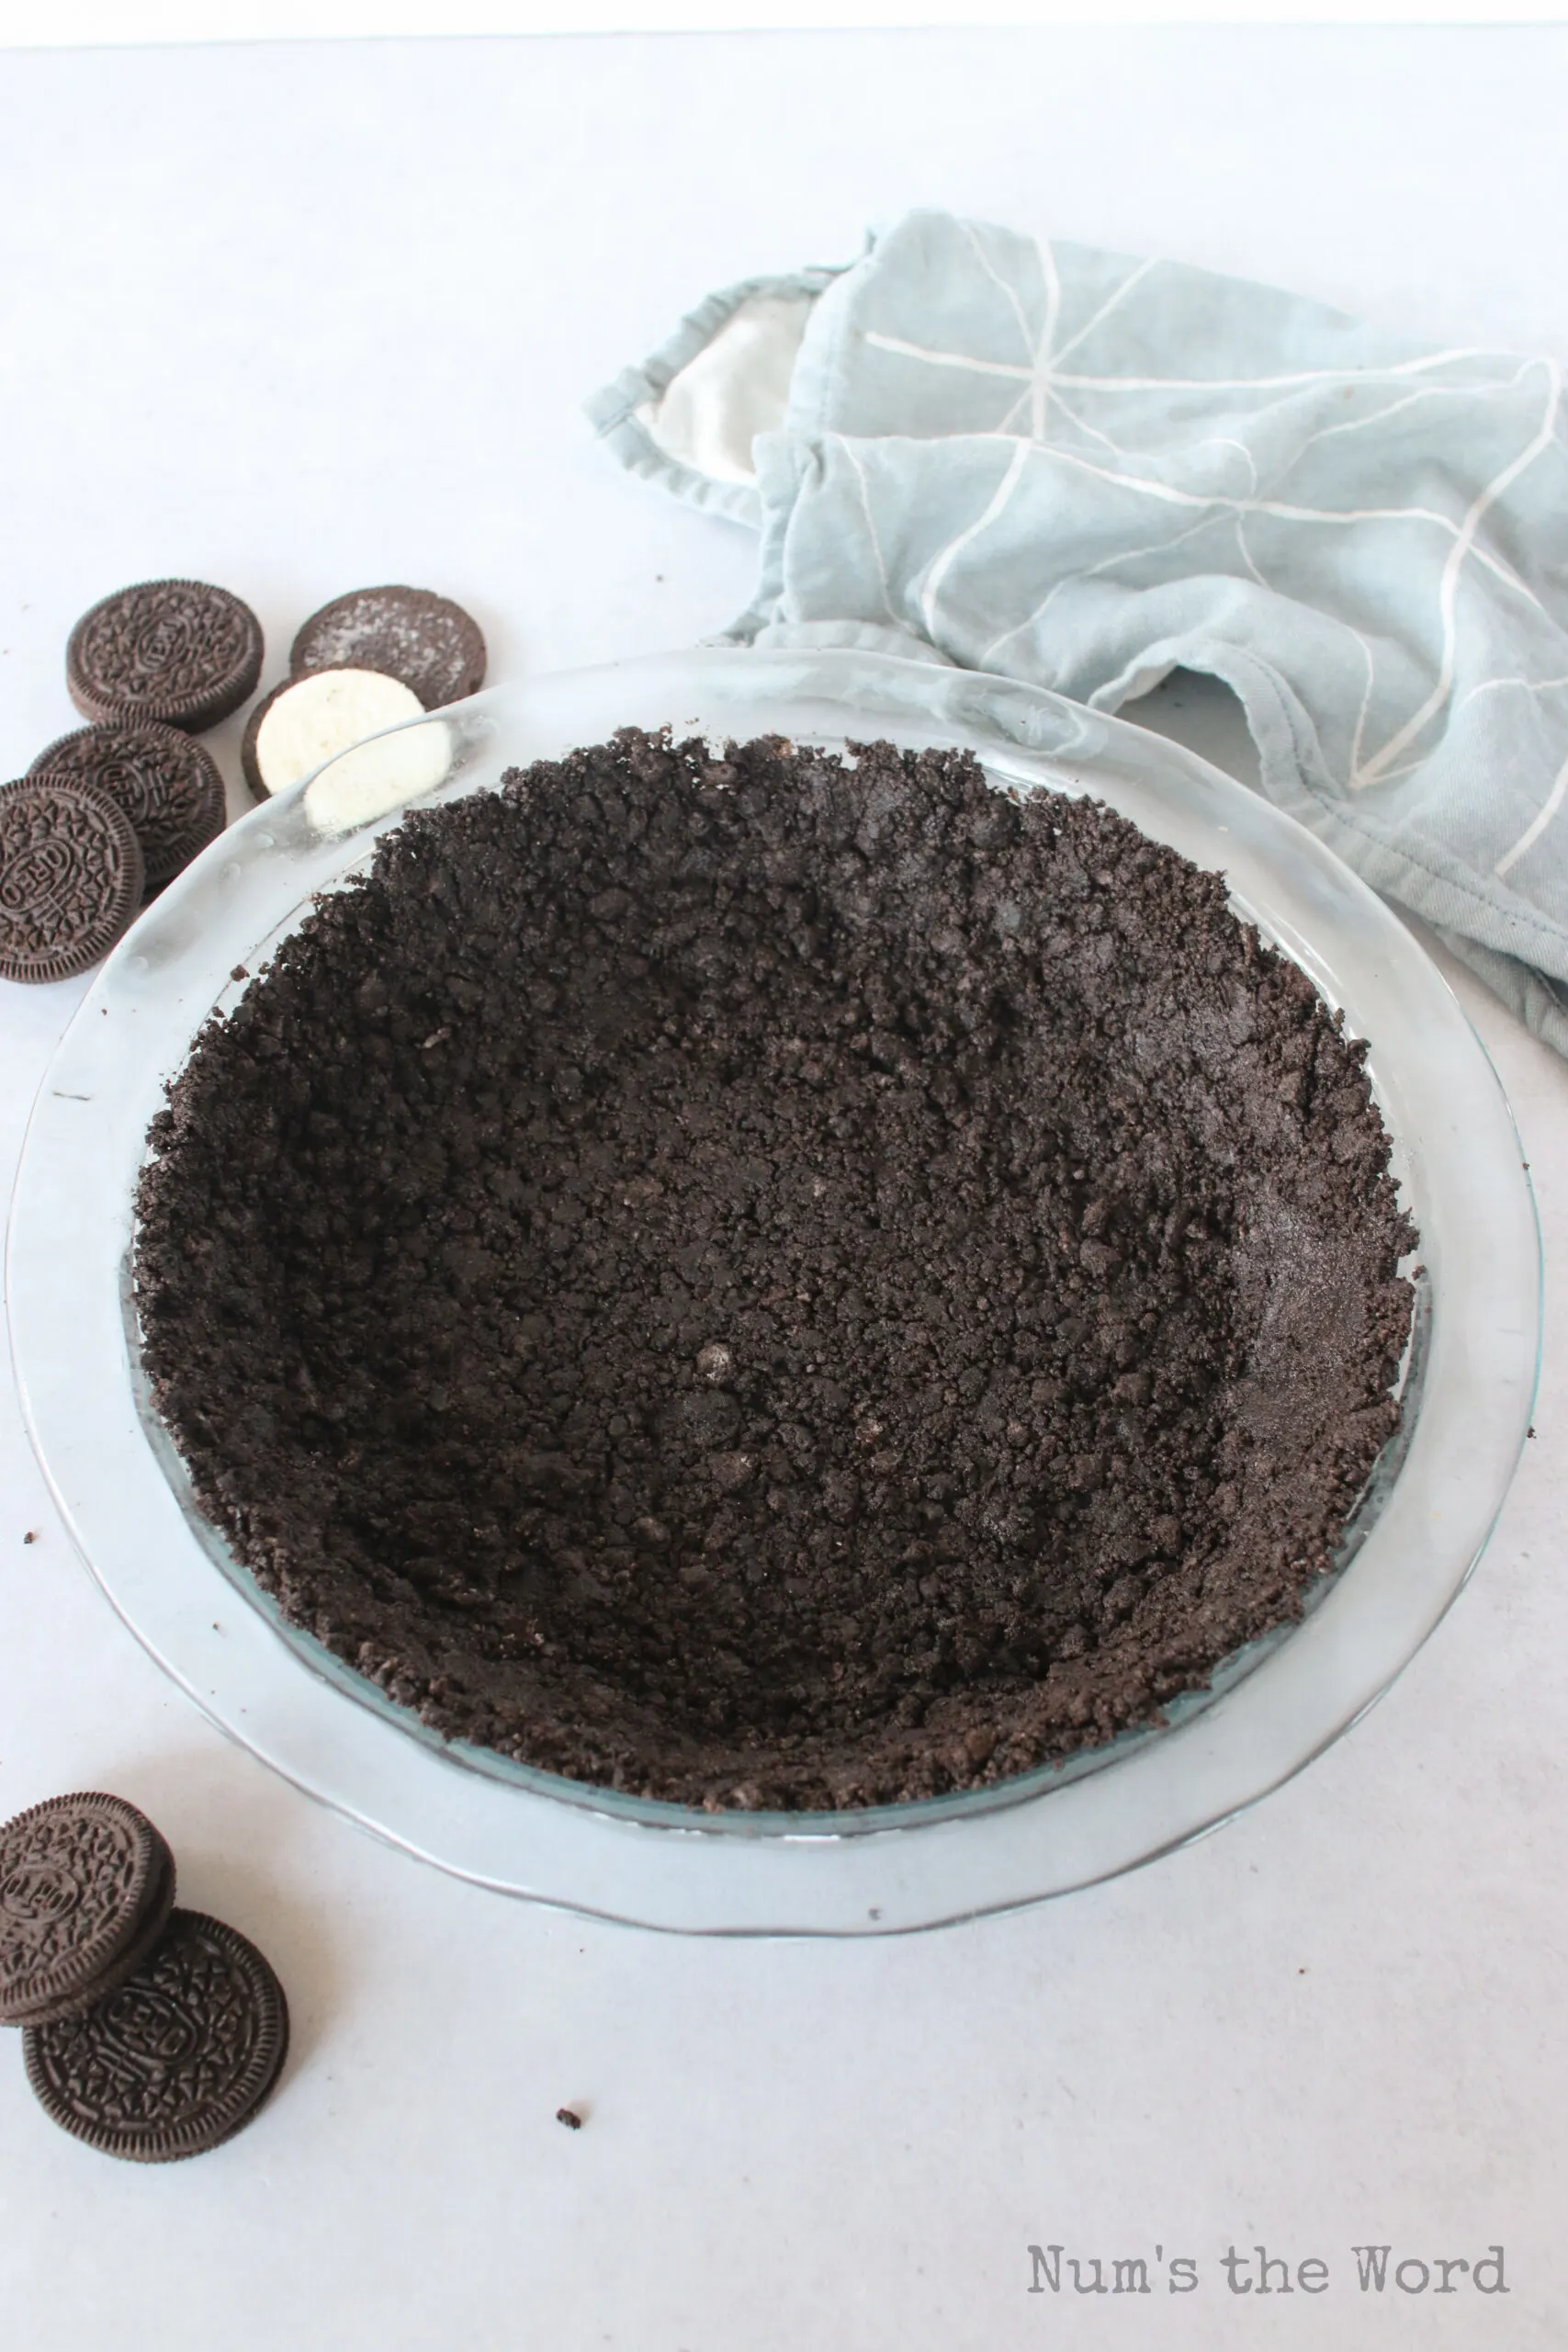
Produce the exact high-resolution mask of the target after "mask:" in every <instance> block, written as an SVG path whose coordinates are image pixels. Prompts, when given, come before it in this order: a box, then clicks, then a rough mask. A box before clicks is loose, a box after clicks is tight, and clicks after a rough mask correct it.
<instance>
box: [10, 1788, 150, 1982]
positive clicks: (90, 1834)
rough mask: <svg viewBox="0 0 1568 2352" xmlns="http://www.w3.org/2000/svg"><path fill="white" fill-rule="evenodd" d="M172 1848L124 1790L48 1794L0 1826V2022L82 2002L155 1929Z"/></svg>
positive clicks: (136, 1955) (130, 1961)
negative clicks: (121, 1793) (119, 1792)
mask: <svg viewBox="0 0 1568 2352" xmlns="http://www.w3.org/2000/svg"><path fill="white" fill-rule="evenodd" d="M174 1899H175V1865H174V1857H173V1855H172V1854H171V1853H170V1851H169V1849H168V1846H167V1845H166V1843H165V1842H164V1838H162V1837H161V1836H160V1834H159V1832H158V1831H157V1829H155V1828H154V1826H153V1825H152V1822H150V1821H149V1820H148V1818H147V1816H146V1815H145V1814H143V1813H141V1812H139V1811H138V1810H137V1808H136V1806H135V1805H133V1804H128V1803H127V1802H126V1800H125V1799H124V1798H123V1797H116V1796H108V1795H105V1794H101V1793H98V1792H88V1793H86V1794H83V1795H79V1796H64V1797H51V1798H49V1799H48V1800H47V1801H46V1802H45V1803H44V1804H37V1805H34V1806H33V1807H32V1808H31V1809H30V1810H29V1811H28V1812H27V1813H21V1814H18V1815H17V1817H16V1819H15V1820H13V1821H8V1822H6V1825H5V1826H4V1827H3V1828H0V2024H3V2025H28V2024H35V2023H42V2022H44V2021H46V2020H49V2019H53V2018H62V2017H70V2016H73V2015H74V2014H76V2013H77V2012H78V2011H80V2010H82V2009H84V2008H86V2007H90V2006H91V2005H92V2003H93V2002H94V2001H96V1999H97V1998H98V1997H99V1996H100V1995H101V1994H102V1993H103V1992H104V1991H106V1990H107V1989H108V1987H109V1986H110V1985H114V1984H115V1983H117V1982H118V1979H119V1978H120V1977H121V1976H123V1975H124V1974H125V1973H128V1971H129V1970H130V1968H131V1967H133V1966H134V1965H135V1964H136V1962H137V1961H138V1960H139V1959H140V1958H141V1955H142V1954H143V1953H144V1952H145V1951H147V1950H148V1949H149V1948H150V1946H151V1944H152V1941H154V1940H155V1939H156V1938H157V1937H158V1936H159V1935H161V1934H162V1932H163V1929H164V1924H165V1922H166V1921H167V1918H168V1916H169V1911H170V1908H171V1906H172V1905H173V1903H174Z"/></svg>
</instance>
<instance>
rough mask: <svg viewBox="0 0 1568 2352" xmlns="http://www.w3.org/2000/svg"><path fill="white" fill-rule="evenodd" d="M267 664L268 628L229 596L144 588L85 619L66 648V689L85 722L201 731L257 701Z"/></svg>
mask: <svg viewBox="0 0 1568 2352" xmlns="http://www.w3.org/2000/svg"><path fill="white" fill-rule="evenodd" d="M261 665H262V632H261V623H260V622H259V621H258V620H257V618H256V616H255V615H254V613H253V612H252V610H251V608H250V606H249V605H244V604H242V603H241V601H240V599H239V597H238V596H231V594H230V593H229V591H228V589H227V588H214V587H212V586H211V585H210V584H209V582H206V581H203V580H143V581H141V582H138V583H137V585H136V586H135V587H133V588H120V589H118V590H117V591H116V592H115V594H113V595H112V596H106V597H104V599H103V600H102V602H101V603H100V604H96V605H94V606H93V608H92V610H91V611H90V612H86V613H84V614H83V616H82V617H81V619H80V620H79V621H78V622H77V624H76V626H75V628H73V630H72V632H71V639H70V642H69V644H68V645H67V647H66V649H65V684H66V686H67V688H68V690H69V692H70V695H71V699H72V701H73V703H74V704H75V706H76V707H77V709H78V710H79V711H81V712H82V714H83V716H84V717H85V718H113V719H141V718H152V719H158V720H161V721H162V722H163V724H164V726H165V727H181V728H185V729H187V730H191V731H194V732H199V731H200V729H202V728H204V727H215V726H216V725H217V723H218V721H219V720H220V718H227V717H228V716H229V713H230V712H231V710H238V708H239V707H240V705H241V704H242V703H243V701H244V699H245V697H246V696H247V695H251V694H254V691H255V684H256V680H257V679H258V678H259V677H260V676H261Z"/></svg>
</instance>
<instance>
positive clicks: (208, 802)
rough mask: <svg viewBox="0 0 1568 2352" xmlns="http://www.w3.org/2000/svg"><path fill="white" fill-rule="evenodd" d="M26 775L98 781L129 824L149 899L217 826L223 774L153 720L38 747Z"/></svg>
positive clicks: (184, 738) (79, 732)
mask: <svg viewBox="0 0 1568 2352" xmlns="http://www.w3.org/2000/svg"><path fill="white" fill-rule="evenodd" d="M29 773H30V774H31V775H43V774H45V773H48V774H49V775H70V776H76V777H79V778H81V779H83V780H84V781H85V782H86V783H88V784H96V785H99V786H102V788H103V789H104V791H106V792H107V794H108V795H109V797H110V798H111V799H114V800H117V801H118V803H119V806H120V807H121V808H122V809H124V811H125V813H126V815H127V816H128V817H129V818H130V821H131V824H132V825H133V827H134V828H135V831H136V838H137V840H138V841H139V842H141V861H142V865H143V866H144V867H145V869H146V886H145V887H146V890H147V895H148V896H149V897H151V896H152V893H153V892H154V891H155V890H161V889H162V888H163V887H164V883H165V882H172V881H173V880H174V878H175V875H176V874H178V873H179V871H180V870H181V868H182V867H183V866H186V865H189V864H190V861H191V859H192V858H193V857H194V856H195V855H196V854H197V851H198V850H203V849H205V848H206V847H207V844H208V842H210V841H215V840H216V839H217V837H218V835H219V834H220V832H221V831H223V820H224V816H225V801H224V794H223V778H222V777H221V775H220V774H219V772H218V768H217V764H216V763H215V762H214V761H213V759H212V757H211V755H210V754H209V752H204V751H203V750H202V747H201V745H200V744H199V743H196V742H193V741H192V740H191V738H190V737H189V736H188V735H182V734H181V733H180V731H179V729H177V728H175V727H161V726H159V725H158V724H157V723H156V722H155V721H154V720H152V719H141V720H139V721H137V722H136V723H134V724H131V725H118V726H116V725H106V726H101V727H79V728H78V729H76V731H75V733H74V734H72V735H62V737H61V738H60V740H59V741H58V742H57V743H51V745H50V747H49V749H48V751H46V752H39V755H38V758H37V759H36V760H35V761H34V762H33V763H32V767H31V769H30V771H29Z"/></svg>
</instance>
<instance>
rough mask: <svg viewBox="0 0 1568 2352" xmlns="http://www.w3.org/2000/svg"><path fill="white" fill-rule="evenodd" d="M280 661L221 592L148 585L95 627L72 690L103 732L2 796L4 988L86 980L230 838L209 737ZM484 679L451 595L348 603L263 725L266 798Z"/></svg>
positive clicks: (316, 622) (342, 599) (74, 665)
mask: <svg viewBox="0 0 1568 2352" xmlns="http://www.w3.org/2000/svg"><path fill="white" fill-rule="evenodd" d="M263 650H264V648H263V641H262V630H261V623H260V622H259V621H258V620H257V618H256V616H255V615H254V613H253V612H252V610H251V608H250V606H249V605H246V604H243V603H242V601H241V599H240V598H239V597H238V596H235V595H232V594H231V593H230V592H229V590H228V589H226V588H216V587H214V586H212V585H211V583H210V582H206V581H200V580H144V581H141V582H138V583H137V584H136V585H135V586H134V587H130V588H121V589H119V590H118V591H117V592H116V593H115V594H113V595H112V596H106V597H104V598H103V599H102V601H101V602H100V603H98V604H96V605H94V606H93V608H92V610H91V611H90V612H88V613H85V614H84V615H83V616H82V618H81V619H80V620H79V621H78V622H77V624H76V626H75V628H73V630H72V632H71V639H70V642H69V645H68V646H67V649H66V659H65V682H66V686H67V689H68V691H69V693H70V695H71V699H72V701H73V703H74V704H75V706H76V707H77V709H78V710H79V711H80V712H81V713H82V714H83V716H84V718H86V719H88V720H89V721H90V722H91V723H90V724H89V725H88V726H86V727H83V728H79V729H77V730H76V731H75V732H74V733H73V734H70V735H63V736H62V737H61V738H60V740H59V741H57V742H53V743H51V744H50V746H49V748H48V749H47V750H46V751H44V752H40V753H39V756H38V758H37V759H36V760H35V761H34V762H33V763H32V766H31V767H30V768H29V769H28V773H27V775H25V776H23V777H22V778H20V780H19V781H18V782H17V783H15V784H8V785H6V786H0V978H6V979H13V980H62V979H69V978H73V976H74V975H75V974H77V973H80V972H85V971H86V970H87V969H88V967H90V966H91V965H93V964H96V962H97V961H98V959H99V957H100V956H106V955H107V953H108V950H109V949H110V948H111V947H112V946H113V945H114V944H115V943H116V941H117V940H118V938H119V937H120V936H121V934H122V933H124V932H125V931H126V930H127V929H128V928H129V926H130V923H131V922H133V921H134V920H135V917H136V915H137V912H138V910H140V908H141V905H142V904H143V902H144V900H145V899H148V898H151V897H152V896H153V895H154V894H155V893H156V892H157V891H159V890H161V889H162V888H164V884H165V883H166V882H170V881H172V880H173V879H174V876H175V875H176V874H177V873H179V871H180V870H181V868H182V867H183V866H185V865H187V864H188V863H189V861H190V860H191V859H192V858H193V857H195V856H196V855H197V853H198V851H200V850H203V849H205V848H206V847H207V845H208V843H209V842H210V841H212V840H214V839H215V838H216V837H217V835H218V834H219V833H220V832H221V831H222V830H223V824H224V817H225V798H224V790H223V779H222V776H221V775H220V773H219V770H218V767H217V765H216V763H215V762H214V761H213V759H212V758H211V756H210V754H209V752H206V751H204V750H203V748H202V747H201V745H200V744H199V743H197V742H196V741H193V738H194V737H195V736H196V735H197V734H200V733H201V732H203V731H204V730H205V729H208V728H209V727H215V726H216V725H217V724H218V722H219V720H220V719H222V718H228V717H229V716H230V715H231V713H232V712H234V711H236V710H238V709H239V708H240V707H241V705H242V704H243V703H244V702H245V701H246V700H247V699H248V698H249V696H250V695H253V694H254V691H255V688H256V684H257V682H258V680H259V679H260V676H261V668H262V656H263ZM484 673H485V642H484V639H483V637H482V635H481V634H480V632H479V628H478V626H477V625H476V623H475V622H474V621H473V620H472V619H471V618H470V617H469V616H468V614H467V613H465V612H464V611H463V609H462V607H461V605H455V604H453V603H452V602H451V600H450V599H449V598H447V597H445V596H436V595H433V594H431V593H430V592H429V591H428V590H426V589H422V588H401V587H387V588H361V589H356V590H355V591H354V592H353V593H352V594H349V595H347V596H339V597H336V598H334V599H333V602H332V603H331V604H330V605H323V606H322V607H321V611H320V612H318V613H313V614H312V615H311V616H310V619H309V620H308V621H307V622H306V623H305V625H304V627H303V628H301V629H300V630H299V634H298V635H297V636H296V638H295V639H294V643H293V646H292V648H291V650H290V654H289V674H288V677H287V678H286V679H285V680H284V681H283V683H282V684H281V685H279V686H276V687H275V688H274V690H273V691H272V693H271V694H270V695H267V696H266V697H265V699H264V700H263V701H262V702H261V703H259V704H258V705H257V706H256V708H255V710H254V713H253V715H252V718H251V721H250V724H249V726H248V727H247V729H246V731H245V738H244V742H243V747H242V764H243V769H244V773H245V777H246V780H247V782H248V783H249V785H250V786H251V789H252V791H253V792H254V795H255V797H257V799H265V798H266V797H268V796H269V794H272V793H275V792H280V791H282V790H284V789H285V788H286V786H288V785H291V784H294V783H296V782H298V781H299V778H300V777H301V776H303V775H309V774H310V773H311V771H312V770H313V769H315V768H317V767H320V766H321V765H322V764H324V763H325V762H326V761H327V760H330V759H332V758H333V756H334V755H335V754H336V753H337V752H342V751H345V750H347V749H348V748H349V747H350V746H351V745H353V744H355V743H357V742H361V741H364V739H365V738H366V737H367V735H373V734H378V733H379V732H381V731H382V730H383V729H388V728H393V727H397V726H399V725H400V724H402V723H403V722H405V721H407V720H409V719H412V718H419V717H421V716H422V715H423V713H424V712H425V711H427V710H433V709H435V708H437V707H439V706H440V705H441V704H443V703H448V702H455V701H458V700H460V699H461V698H462V697H463V696H465V695H471V694H473V693H475V692H476V691H477V690H478V688H479V685H480V684H482V683H483V680H484Z"/></svg>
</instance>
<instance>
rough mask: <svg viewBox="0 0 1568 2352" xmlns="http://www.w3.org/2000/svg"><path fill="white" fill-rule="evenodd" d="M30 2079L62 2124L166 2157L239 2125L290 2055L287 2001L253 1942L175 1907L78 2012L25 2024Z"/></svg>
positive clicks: (133, 2152) (140, 2155)
mask: <svg viewBox="0 0 1568 2352" xmlns="http://www.w3.org/2000/svg"><path fill="white" fill-rule="evenodd" d="M23 2050H24V2054H25V2056H26V2060H27V2069H28V2082H29V2083H30V2084H31V2085H32V2086H33V2089H34V2091H35V2092H36V2093H37V2095H38V2098H39V2100H40V2102H41V2103H42V2105H43V2108H44V2109H45V2111H46V2113H47V2114H49V2115H50V2116H51V2118H52V2119H53V2120H54V2121H55V2122H56V2123H58V2124H59V2125H60V2126H61V2128H62V2131H70V2132H73V2133H74V2135H75V2137H76V2138H77V2139H79V2140H85V2141H86V2143H88V2145H89V2146H90V2147H94V2148H98V2149H101V2150H102V2151H103V2153H104V2154H106V2155H111V2156H123V2157H125V2158H127V2159H128V2160H129V2161H130V2162H131V2163H133V2164H153V2165H155V2164H171V2163H173V2162H175V2160H176V2159H177V2158H179V2157H181V2156H198V2155H202V2154H205V2153H206V2151H207V2150H208V2149H209V2148H216V2147H218V2146H219V2145H220V2143H221V2142H223V2141H224V2140H227V2139H229V2138H231V2136H232V2134H233V2133H234V2132H236V2131H240V2130H241V2129H242V2128H243V2125H245V2124H246V2123H248V2122H249V2121H250V2120H251V2118H252V2117H253V2116H254V2114H255V2112H256V2110H257V2109H258V2108H259V2107H260V2106H261V2104H262V2102H263V2100H264V2099H265V2098H266V2096H267V2093H268V2092H269V2091H270V2090H271V2089H272V2087H273V2085H274V2084H275V2083H276V2080H277V2077H278V2075H279V2074H280V2073H281V2072H282V2069H283V2062H284V2059H285V2058H286V2057H287V2055H288V2001H287V1999H286V1998H285V1996H284V1991H283V1987H282V1985H280V1984H279V1983H278V1981H277V1978H276V1975H275V1974H274V1973H273V1971H272V1968H271V1967H270V1965H269V1964H268V1962H266V1960H265V1958H264V1957H263V1955H262V1954H261V1953H260V1952H259V1951H257V1950H256V1948H255V1946H254V1944H253V1943H252V1942H250V1941H249V1939H247V1938H246V1937H244V1936H242V1935H240V1934H239V1933H238V1932H237V1931H236V1930H235V1929H234V1928H229V1927H225V1926H224V1924H223V1922H222V1921H221V1920H220V1919H209V1918H208V1917H207V1916H206V1915H205V1913H203V1912H200V1911H175V1912H174V1913H173V1914H172V1915H171V1917H170V1919H169V1923H168V1926H167V1928H166V1929H165V1931H164V1935H163V1936H162V1938H161V1939H159V1942H158V1944H157V1947H156V1949H155V1950H154V1951H152V1953H151V1954H150V1955H149V1957H148V1958H147V1959H146V1960H145V1961H144V1962H142V1964H141V1967H140V1968H138V1969H136V1970H135V1971H134V1972H133V1973H131V1974H130V1975H129V1976H128V1977H126V1979H125V1980H124V1982H123V1983H122V1984H120V1985H118V1986H117V1987H116V1989H115V1990H114V1991H113V1992H112V1993H110V1994H109V1995H108V1996H107V1999H104V2000H101V2001H99V2002H98V2003H97V2004H96V2006H95V2007H92V2008H90V2009H88V2010H87V2011H86V2013H85V2015H84V2016H81V2017H75V2018H66V2019H64V2020H62V2022H60V2023H58V2024H53V2025H42V2026H32V2027H29V2028H28V2031H27V2033H26V2035H25V2037H24V2040H23Z"/></svg>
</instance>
